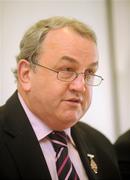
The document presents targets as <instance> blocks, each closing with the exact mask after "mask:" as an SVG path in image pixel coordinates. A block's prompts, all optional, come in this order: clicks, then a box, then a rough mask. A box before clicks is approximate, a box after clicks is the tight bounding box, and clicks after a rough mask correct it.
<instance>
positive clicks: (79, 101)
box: [65, 98, 82, 105]
mask: <svg viewBox="0 0 130 180" xmlns="http://www.w3.org/2000/svg"><path fill="white" fill-rule="evenodd" d="M65 101H66V102H68V103H70V104H75V105H81V104H82V100H81V99H79V98H70V99H67V100H65Z"/></svg>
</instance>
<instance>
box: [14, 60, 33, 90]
mask: <svg viewBox="0 0 130 180" xmlns="http://www.w3.org/2000/svg"><path fill="white" fill-rule="evenodd" d="M17 71H18V82H19V84H20V86H21V87H22V89H23V90H25V91H29V90H30V88H31V79H30V74H31V67H30V63H29V62H28V61H27V60H25V59H21V60H20V61H19V63H18V68H17Z"/></svg>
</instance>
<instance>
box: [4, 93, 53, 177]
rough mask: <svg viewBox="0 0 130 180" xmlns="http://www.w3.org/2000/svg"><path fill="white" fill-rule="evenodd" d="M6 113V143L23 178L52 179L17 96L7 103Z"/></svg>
mask: <svg viewBox="0 0 130 180" xmlns="http://www.w3.org/2000/svg"><path fill="white" fill-rule="evenodd" d="M14 107H16V108H14ZM5 111H6V112H5V114H7V116H6V124H5V127H4V130H5V136H4V141H5V144H6V146H7V148H8V151H9V153H10V154H11V156H12V157H13V158H14V161H15V163H16V166H17V168H18V170H19V173H20V175H21V177H22V178H26V179H45V178H46V179H48V180H49V179H51V177H50V174H49V170H48V167H47V165H46V162H45V158H44V156H43V154H42V151H41V148H40V145H39V142H38V140H37V138H36V136H35V134H34V132H33V129H32V127H31V125H30V123H29V120H28V119H27V116H26V115H25V113H24V111H23V108H22V107H21V104H20V102H19V100H18V98H17V95H16V94H15V95H14V96H13V97H12V98H11V99H10V100H9V101H8V102H7V104H6V109H5Z"/></svg>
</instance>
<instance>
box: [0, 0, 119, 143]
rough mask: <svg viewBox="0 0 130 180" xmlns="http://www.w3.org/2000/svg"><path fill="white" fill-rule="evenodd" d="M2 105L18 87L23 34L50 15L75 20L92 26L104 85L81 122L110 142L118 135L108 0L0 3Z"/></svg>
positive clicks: (94, 93) (94, 97)
mask: <svg viewBox="0 0 130 180" xmlns="http://www.w3.org/2000/svg"><path fill="white" fill-rule="evenodd" d="M0 8H1V9H0V18H1V19H0V20H1V22H0V27H1V28H0V29H1V30H0V38H2V45H1V46H0V104H3V103H4V102H5V101H6V100H7V98H8V97H9V96H10V95H11V94H12V93H13V91H14V90H15V88H16V85H15V83H14V77H13V74H12V73H11V69H12V68H14V67H15V56H16V55H17V53H18V46H19V42H20V40H21V38H22V35H23V33H24V31H25V30H26V29H27V28H28V27H29V26H30V25H32V24H33V23H34V22H36V21H38V20H40V19H43V18H47V17H50V16H57V15H65V16H72V17H76V18H78V19H80V20H82V21H84V22H86V23H87V24H89V25H90V26H91V27H92V28H93V29H94V31H95V32H96V34H97V37H98V47H99V53H100V66H99V71H98V73H99V74H100V75H102V76H103V77H104V82H103V83H102V84H101V85H100V86H99V87H95V88H94V90H93V102H92V105H91V107H90V109H89V111H88V113H87V114H86V115H85V116H84V117H83V118H82V121H85V122H86V123H89V124H90V125H92V126H93V127H96V128H97V129H98V130H100V131H101V132H102V133H104V134H105V135H106V136H107V137H108V138H109V139H110V140H111V141H114V140H115V138H116V136H117V134H116V133H115V129H114V128H115V127H114V121H115V119H114V118H115V117H114V106H113V97H112V84H111V67H110V61H109V58H110V54H109V44H108V42H109V41H108V38H109V36H108V30H107V26H108V24H107V13H106V12H107V7H106V4H105V0H72V1H71V0H60V1H56V0H52V1H46V0H43V1H38V0H37V1H31V0H30V1H27V0H26V1H18V0H17V1H13V0H12V1H11V0H10V1H6V0H3V1H0Z"/></svg>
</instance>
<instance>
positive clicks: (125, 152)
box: [115, 130, 130, 180]
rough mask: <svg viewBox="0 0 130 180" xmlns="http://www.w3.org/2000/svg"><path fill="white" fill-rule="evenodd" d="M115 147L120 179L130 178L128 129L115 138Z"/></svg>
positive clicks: (129, 131) (129, 137)
mask: <svg viewBox="0 0 130 180" xmlns="http://www.w3.org/2000/svg"><path fill="white" fill-rule="evenodd" d="M115 149H116V152H117V157H118V162H119V167H120V172H121V176H122V179H123V180H126V179H130V130H128V131H127V132H125V133H124V134H122V135H121V136H120V137H119V138H118V139H117V141H116V142H115Z"/></svg>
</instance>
